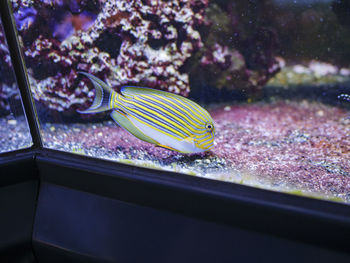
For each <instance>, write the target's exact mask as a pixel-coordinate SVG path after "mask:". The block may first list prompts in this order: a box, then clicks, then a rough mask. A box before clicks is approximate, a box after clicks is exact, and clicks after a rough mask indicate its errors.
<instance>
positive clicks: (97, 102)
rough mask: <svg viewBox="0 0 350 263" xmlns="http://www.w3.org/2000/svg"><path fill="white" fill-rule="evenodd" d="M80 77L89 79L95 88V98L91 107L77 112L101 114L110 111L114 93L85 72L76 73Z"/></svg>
mask: <svg viewBox="0 0 350 263" xmlns="http://www.w3.org/2000/svg"><path fill="white" fill-rule="evenodd" d="M78 73H79V74H81V75H84V76H85V77H87V78H89V79H90V80H91V81H92V83H93V84H94V87H95V98H94V101H93V103H92V104H91V106H90V107H89V108H88V109H86V110H83V111H78V112H79V113H97V112H103V111H107V110H111V109H112V108H113V97H114V95H115V93H116V92H115V91H113V90H112V89H111V87H109V86H108V85H107V84H106V83H104V82H103V81H102V80H100V79H99V78H96V77H95V76H93V75H91V74H89V73H86V72H78Z"/></svg>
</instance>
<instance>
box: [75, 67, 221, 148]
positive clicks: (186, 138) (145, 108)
mask: <svg viewBox="0 0 350 263" xmlns="http://www.w3.org/2000/svg"><path fill="white" fill-rule="evenodd" d="M80 74H82V75H84V76H85V77H87V78H89V79H90V80H91V81H92V82H93V84H94V86H95V89H96V91H95V94H96V95H95V99H94V102H93V103H92V105H91V106H90V107H89V108H88V109H86V110H84V111H79V112H80V113H96V112H103V111H108V110H112V113H111V117H112V119H113V120H114V121H115V122H116V123H117V124H118V125H119V126H121V127H122V128H124V129H125V130H127V131H128V132H129V133H131V134H132V135H134V136H135V137H137V138H139V139H141V140H143V141H146V142H149V143H152V144H155V145H157V146H160V147H163V148H166V149H169V150H173V151H178V152H181V153H198V152H204V151H208V150H209V149H210V148H211V147H213V145H214V136H215V128H214V123H213V119H212V118H211V116H210V114H209V113H208V112H207V111H206V110H205V109H203V108H202V107H201V106H199V105H198V104H197V103H195V102H193V101H191V100H189V99H186V98H184V97H182V96H179V95H175V94H173V93H169V92H164V91H159V90H155V89H149V88H141V87H130V86H124V87H122V88H121V91H120V93H118V92H116V91H113V90H112V89H111V88H110V87H109V86H108V85H107V84H106V83H104V82H103V81H101V80H100V79H98V78H96V77H94V76H93V75H90V74H88V73H84V72H80Z"/></svg>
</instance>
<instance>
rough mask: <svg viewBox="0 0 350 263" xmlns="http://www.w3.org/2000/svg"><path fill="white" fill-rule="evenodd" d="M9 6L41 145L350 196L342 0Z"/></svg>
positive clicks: (348, 37)
mask: <svg viewBox="0 0 350 263" xmlns="http://www.w3.org/2000/svg"><path fill="white" fill-rule="evenodd" d="M10 2H11V5H12V8H13V18H14V21H15V24H16V28H17V31H18V37H19V41H20V45H21V49H22V54H23V60H24V62H25V66H26V70H27V74H28V79H29V84H30V89H31V92H32V97H33V99H34V101H35V107H36V112H37V119H38V121H39V124H40V131H41V136H42V140H43V146H44V147H45V148H49V149H54V150H58V151H64V152H70V153H75V154H79V155H84V156H90V157H95V158H101V159H107V160H112V161H115V162H116V163H124V164H129V165H132V166H141V167H145V168H148V169H160V170H167V171H173V172H177V173H183V174H188V176H198V177H204V178H209V179H213V180H220V181H225V182H230V183H235V184H243V185H248V186H252V187H258V188H264V189H270V190H273V191H281V192H285V193H291V194H297V195H305V196H309V197H314V198H321V199H326V200H332V201H340V202H345V203H349V202H350V112H349V109H350V3H349V2H348V1H346V0H294V1H293V0H248V1H247V0H232V1H228V0H227V1H225V0H211V1H208V0H171V1H160V0H150V1H141V0H133V1H129V0H91V1H84V0H45V1H44V0H11V1H10ZM0 34H1V32H0ZM0 40H1V41H3V38H1V35H0ZM1 45H2V46H1V47H2V49H1V52H2V53H1V54H2V57H3V58H4V57H5V58H6V56H7V55H6V47H5V46H4V43H1ZM1 74H7V75H6V77H2V78H1V81H4V82H2V83H1V85H0V96H1V97H0V98H1V100H0V103H1V104H0V105H1V109H2V112H3V115H2V116H4V117H2V118H1V122H4V123H5V124H6V125H5V126H3V125H0V127H1V129H4V127H5V132H7V135H10V136H14V135H13V134H16V136H19V134H22V133H21V132H17V130H18V129H19V130H20V131H22V130H26V125H25V121H24V118H22V117H17V118H14V115H13V114H12V111H11V107H10V106H9V104H8V101H9V100H10V101H11V100H16V98H17V97H18V94H17V93H16V92H15V91H16V87H15V81H14V80H13V81H10V80H11V76H12V75H13V73H12V72H11V65H10V61H9V59H5V60H1ZM8 76H10V78H9V77H8ZM17 104H18V103H17ZM17 104H16V105H17ZM18 105H19V106H18V107H17V108H16V109H17V110H20V109H21V107H20V104H18ZM5 113H6V114H10V115H4V114H5ZM21 113H22V112H21ZM22 115H23V113H22ZM18 118H19V119H18ZM22 119H23V120H22ZM19 120H21V121H19ZM22 123H23V124H22ZM6 127H8V128H6ZM9 129H10V130H11V131H12V130H13V131H14V132H11V133H8V130H9ZM23 136H24V135H23ZM16 140H19V139H18V138H17V137H16V138H14V139H12V140H11V142H12V141H16ZM14 143H15V142H14ZM18 144H19V147H22V146H23V145H27V144H28V143H23V142H22V141H21V142H20V143H18ZM1 147H2V146H1ZM9 147H12V146H9Z"/></svg>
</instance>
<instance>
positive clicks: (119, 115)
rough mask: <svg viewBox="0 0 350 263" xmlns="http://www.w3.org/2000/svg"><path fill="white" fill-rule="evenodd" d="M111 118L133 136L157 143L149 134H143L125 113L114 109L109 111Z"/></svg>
mask: <svg viewBox="0 0 350 263" xmlns="http://www.w3.org/2000/svg"><path fill="white" fill-rule="evenodd" d="M111 117H112V119H113V120H114V121H115V122H116V123H118V124H119V125H120V126H121V127H122V128H124V129H125V130H127V131H128V132H130V133H131V134H132V135H134V136H135V137H137V138H139V139H140V140H142V141H145V142H149V143H153V144H158V142H157V141H155V140H153V139H152V138H150V137H149V136H147V135H145V134H144V133H143V132H142V131H140V130H139V129H138V128H137V127H136V126H135V125H134V124H133V123H132V122H131V121H130V119H129V118H128V117H127V116H126V114H125V113H123V112H121V111H118V110H114V111H112V113H111Z"/></svg>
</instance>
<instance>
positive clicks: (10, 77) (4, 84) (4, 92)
mask: <svg viewBox="0 0 350 263" xmlns="http://www.w3.org/2000/svg"><path fill="white" fill-rule="evenodd" d="M0 58H1V59H0V114H1V115H3V114H7V113H9V111H10V103H9V100H10V98H13V99H17V100H18V99H19V97H18V90H17V86H16V82H15V77H14V73H13V69H12V63H11V57H10V53H9V50H8V47H7V43H6V39H5V34H4V31H3V28H2V25H1V24H0Z"/></svg>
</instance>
